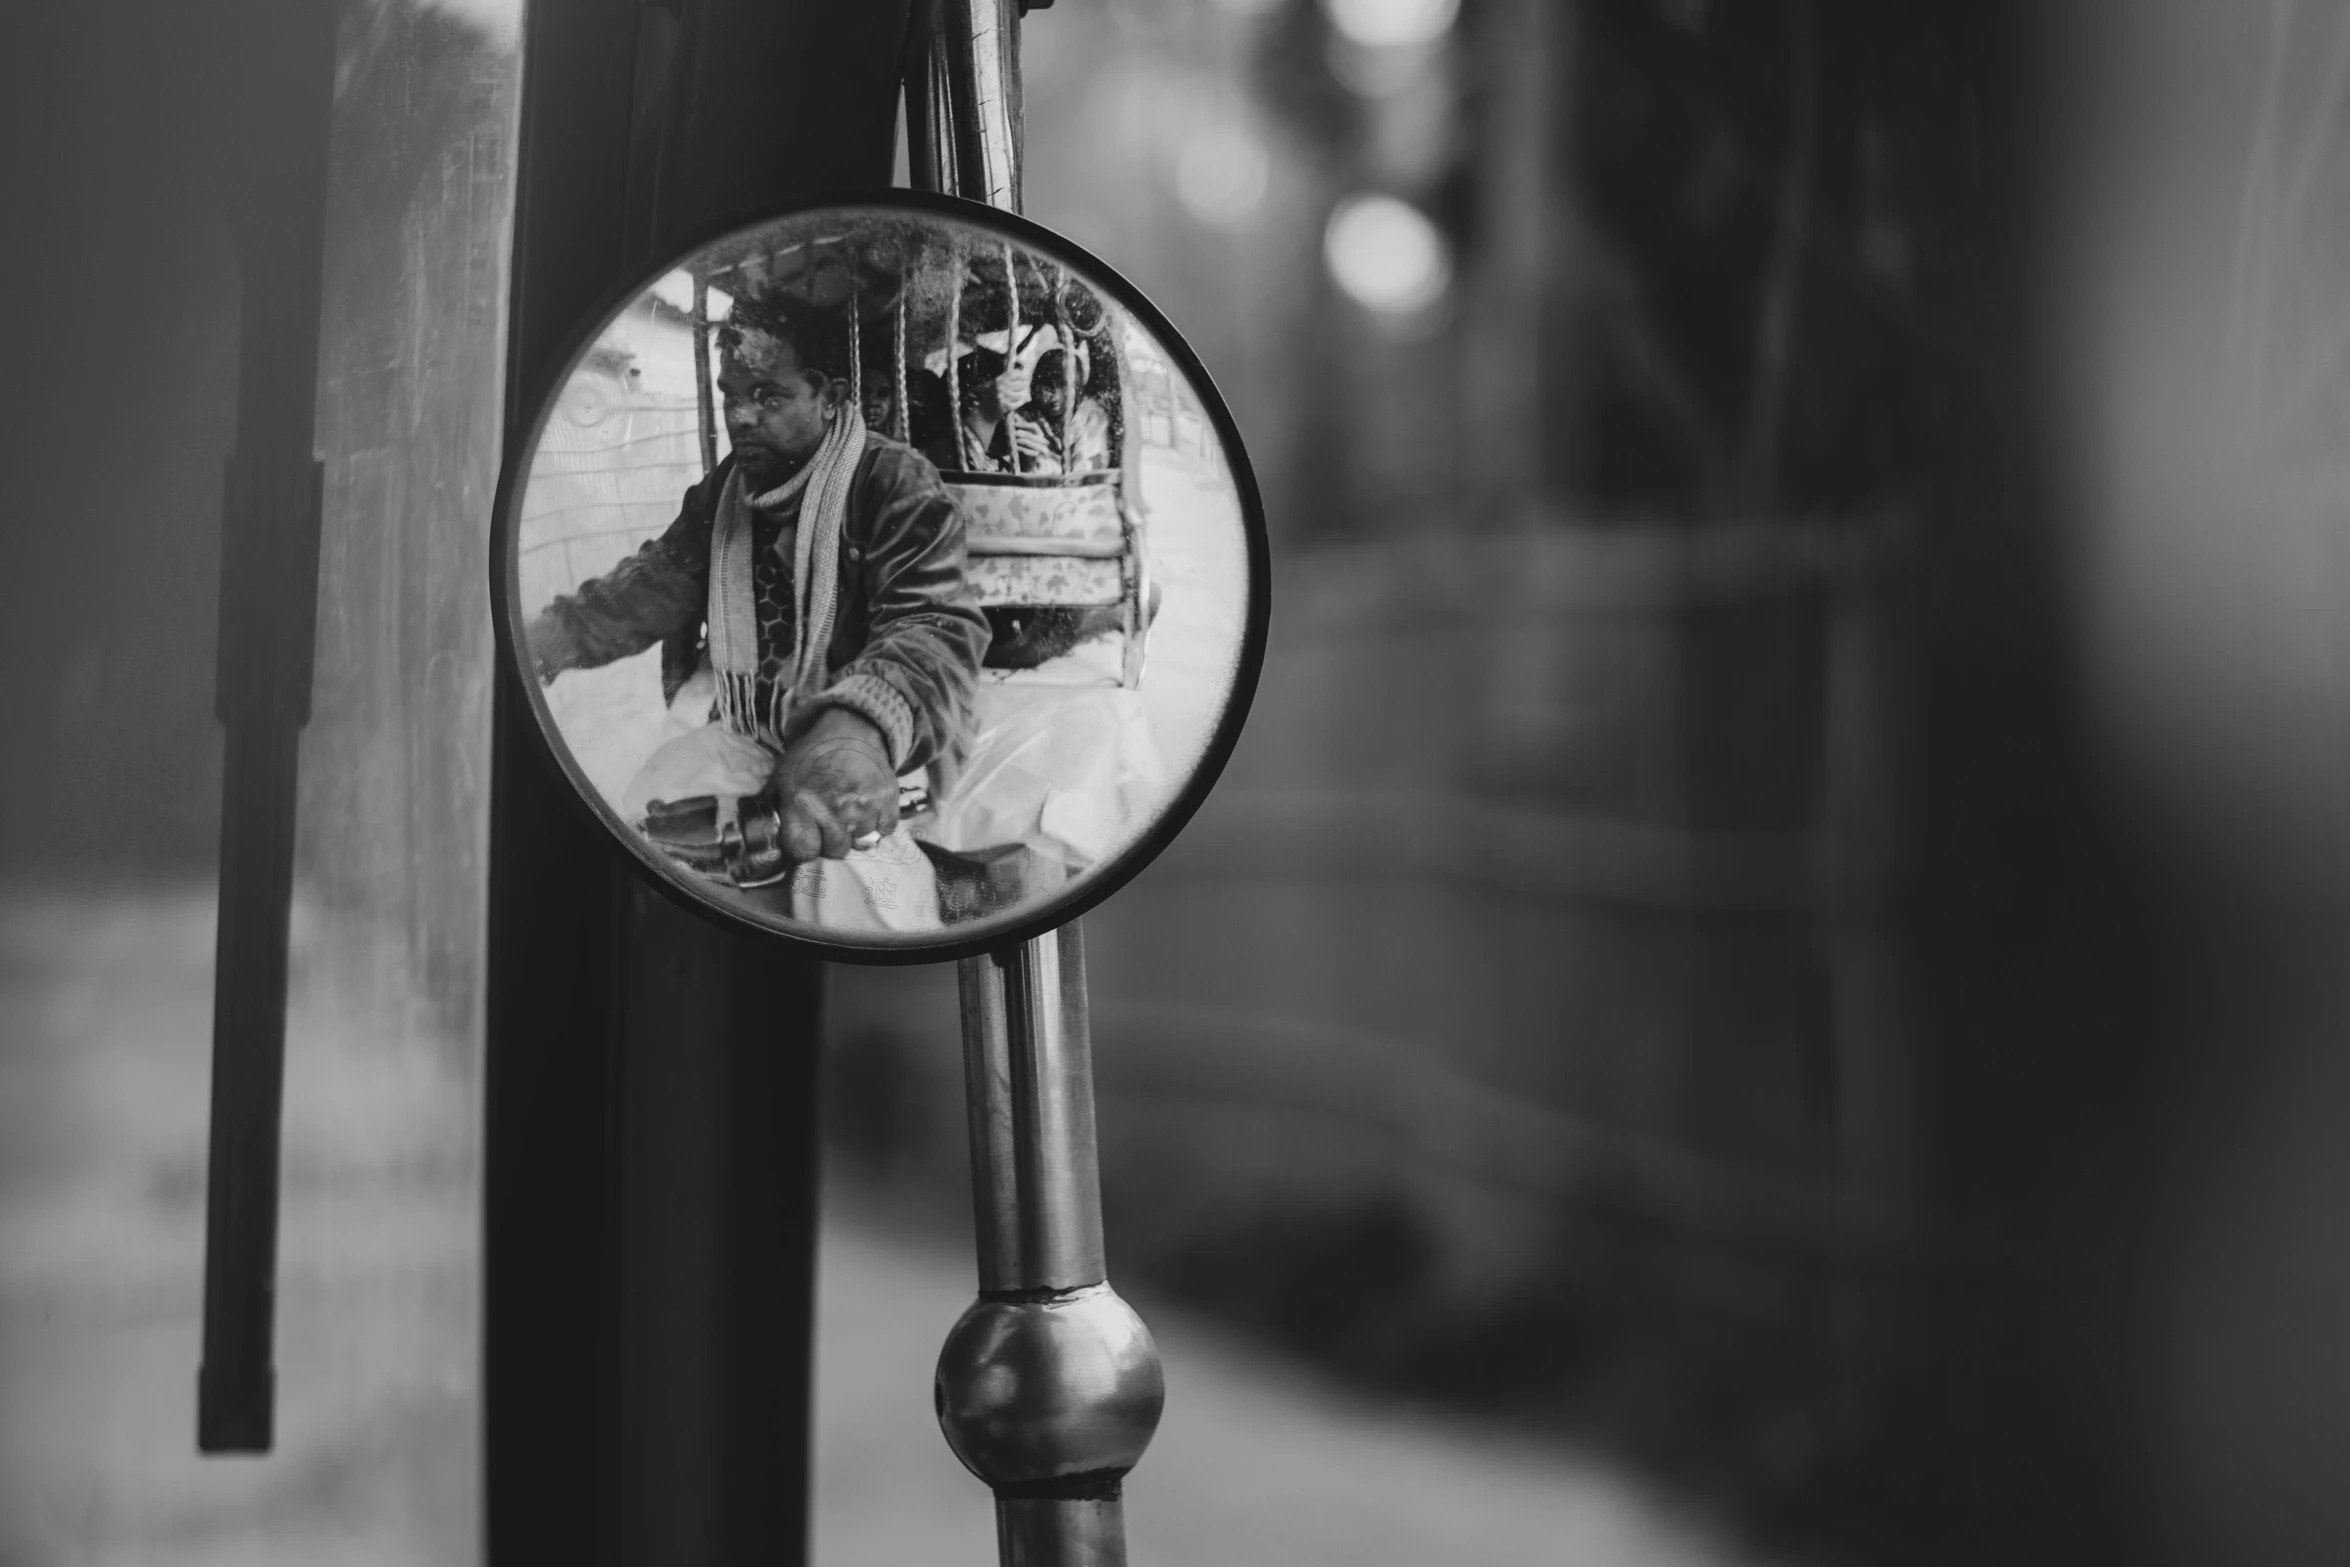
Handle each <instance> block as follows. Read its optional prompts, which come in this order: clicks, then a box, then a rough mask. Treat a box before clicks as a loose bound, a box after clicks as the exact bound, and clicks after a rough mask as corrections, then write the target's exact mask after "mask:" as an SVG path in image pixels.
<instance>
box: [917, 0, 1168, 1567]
mask: <svg viewBox="0 0 2350 1567" xmlns="http://www.w3.org/2000/svg"><path fill="white" fill-rule="evenodd" d="M930 17H931V19H932V23H933V25H932V26H931V28H930V30H929V38H928V41H927V49H926V50H925V51H924V55H923V57H922V58H921V59H919V60H917V61H914V62H912V63H913V64H914V65H915V66H916V67H917V69H914V70H910V71H909V72H908V75H907V82H906V91H907V95H908V100H909V103H910V104H912V103H917V102H919V103H923V104H924V105H925V107H926V108H927V109H928V111H929V112H927V113H925V114H923V115H922V116H921V118H922V119H923V120H924V121H925V122H926V123H923V124H921V125H919V126H918V127H916V131H915V136H914V140H915V143H916V145H915V148H914V151H915V152H916V154H917V156H916V157H915V158H914V159H913V161H912V167H913V170H914V179H915V183H916V184H917V185H919V186H923V187H925V188H928V189H933V190H943V191H947V192H949V193H952V194H955V195H963V196H970V197H973V198H974V199H977V200H981V201H985V202H987V203H988V204H989V205H991V206H996V207H1001V208H1003V209H1005V210H1006V211H1012V212H1017V211H1018V210H1019V207H1020V34H1019V11H1018V9H1017V8H1016V7H1015V6H1014V5H1013V4H1012V0H934V8H933V9H932V10H931V12H930ZM939 110H944V111H945V112H946V113H947V115H948V116H949V121H950V123H947V124H941V123H939V121H938V119H937V118H935V115H936V113H937V112H938V111H939ZM1006 346H1007V347H1009V343H1008V342H1007V345H1006ZM950 357H951V345H950ZM955 418H956V420H957V423H958V426H959V425H960V422H961V418H962V410H961V408H960V407H957V408H956V409H955ZM957 979H958V982H959V985H960V989H961V992H962V1003H963V1073H964V1086H965V1090H966V1092H967V1094H968V1096H969V1109H970V1129H971V1203H972V1214H973V1219H974V1221H975V1224H976V1227H977V1232H978V1251H979V1298H978V1299H977V1300H976V1301H974V1302H973V1303H972V1305H971V1309H970V1310H968V1311H966V1312H964V1313H963V1316H962V1320H961V1321H959V1322H957V1323H956V1324H955V1326H954V1330H953V1331H952V1332H950V1333H949V1334H948V1335H947V1341H946V1346H945V1348H944V1349H943V1350H942V1351H941V1352H940V1354H939V1360H938V1380H937V1385H936V1395H937V1404H938V1420H939V1427H940V1429H941V1430H942V1431H944V1432H945V1434H946V1439H947V1445H948V1446H949V1447H951V1448H953V1449H954V1452H955V1456H956V1457H958V1458H960V1459H961V1460H962V1461H963V1464H964V1466H965V1467H966V1468H968V1469H969V1470H970V1471H971V1472H972V1473H973V1474H975V1475H977V1476H978V1477H979V1478H980V1479H981V1480H984V1481H986V1482H987V1484H988V1485H989V1486H990V1487H992V1488H993V1489H994V1491H995V1497H996V1554H997V1558H998V1560H999V1561H1000V1562H1002V1563H1003V1567H1124V1563H1125V1561H1126V1520H1125V1510H1124V1505H1123V1502H1122V1500H1121V1492H1120V1488H1121V1485H1122V1482H1123V1480H1124V1477H1125V1474H1126V1471H1127V1470H1129V1469H1131V1468H1133V1467H1134V1464H1135V1462H1136V1460H1138V1459H1139V1458H1141V1457H1142V1453H1143V1449H1144V1448H1145V1447H1147V1446H1149V1444H1150V1439H1151V1434H1152V1433H1153V1432H1154V1431H1156V1430H1157V1429H1158V1423H1159V1411H1160V1407H1161V1406H1162V1405H1163V1404H1164V1402H1165V1400H1166V1383H1165V1380H1164V1379H1163V1377H1162V1376H1161V1374H1160V1370H1159V1354H1158V1347H1157V1346H1156V1345H1155V1344H1153V1343H1152V1342H1151V1336H1150V1330H1149V1329H1148V1328H1146V1327H1144V1326H1143V1323H1142V1319H1141V1318H1140V1317H1137V1316H1136V1315H1135V1314H1134V1311H1133V1309H1132V1308H1131V1307H1129V1306H1128V1305H1127V1304H1126V1303H1125V1302H1124V1301H1123V1300H1120V1299H1119V1298H1118V1295H1117V1292H1116V1291H1114V1290H1112V1289H1111V1288H1110V1285H1109V1279H1108V1269H1107V1267H1106V1264H1105V1261H1104V1257H1103V1251H1102V1199H1101V1176H1100V1164H1099V1160H1098V1158H1097V1156H1096V1152H1095V1146H1094V1121H1093V1040H1092V1035H1091V1031H1090V1028H1089V1025H1088V1017H1087V1007H1086V987H1085V939H1084V935H1083V933H1082V931H1081V930H1080V928H1079V927H1078V926H1077V925H1076V924H1075V923H1074V922H1072V923H1070V924H1068V925H1064V926H1062V927H1061V928H1060V929H1059V930H1057V931H1055V932H1053V933H1052V934H1051V935H1048V936H1041V937H1038V938H1037V939H1036V940H1034V941H1029V942H1024V943H1022V944H1020V945H1019V946H1017V947H1015V948H1011V949H1008V950H1005V951H1000V952H993V953H989V954H987V955H985V956H983V957H976V958H966V959H964V960H963V962H962V963H961V965H960V966H959V970H958V973H957Z"/></svg>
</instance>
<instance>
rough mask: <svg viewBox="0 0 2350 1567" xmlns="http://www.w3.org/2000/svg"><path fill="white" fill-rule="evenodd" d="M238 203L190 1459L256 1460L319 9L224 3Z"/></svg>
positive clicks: (268, 1416) (313, 328)
mask: <svg viewBox="0 0 2350 1567" xmlns="http://www.w3.org/2000/svg"><path fill="white" fill-rule="evenodd" d="M237 20H238V27H239V37H238V46H237V59H238V62H239V80H238V111H239V112H238V121H239V124H238V146H237V170H236V177H237V184H236V192H235V203H236V206H235V233H236V246H237V264H238V270H239V272H240V274H241V279H242V288H243V315H242V322H243V327H242V330H243V339H242V343H241V347H240V355H239V362H238V371H237V446H236V450H235V452H234V453H233V454H232V455H231V456H230V458H229V463H228V475H227V485H226V493H225V496H224V500H223V505H222V515H221V568H220V572H221V575H220V650H219V673H218V684H217V688H216V692H215V702H216V707H217V712H218V715H219V718H220V722H221V724H222V726H223V728H224V730H225V731H226V734H225V757H224V770H223V777H222V781H221V807H220V920H219V926H218V933H217V935H216V938H215V941H216V946H215V951H214V967H213V1012H212V1114H211V1132H210V1144H209V1164H208V1168H207V1170H206V1191H205V1233H204V1245H205V1252H204V1350H203V1355H204V1358H203V1365H202V1368H201V1369H200V1370H199V1372H198V1373H197V1395H196V1445H197V1447H198V1448H199V1449H200V1450H201V1451H203V1452H206V1453H260V1452H267V1451H268V1450H269V1446H270V1441H271V1428H272V1425H273V1419H272V1416H273V1409H274V1403H275V1399H274V1388H273V1382H274V1373H273V1371H272V1368H271V1358H272V1342H273V1339H274V1335H275V1323H276V1282H277V1280H276V1275H277V1182H278V1139H279V1122H280V1107H281V1101H282V1097H283V1089H284V1083H285V1051H286V968H287V955H286V941H287V936H288V931H289V923H290V921H289V915H290V911H291V908H292V904H293V892H294V783H295V759H296V754H297V750H298V747H299V743H300V737H301V730H302V725H303V724H304V722H306V721H307V720H308V718H309V716H310V665H311V656H312V651H313V642H314V638H315V634H316V622H317V615H318V530H319V507H320V500H321V494H322V470H321V467H320V465H319V463H318V460H317V457H316V455H315V453H314V452H313V450H312V447H311V441H312V437H313V434H314V425H315V420H316V403H317V396H318V330H319V324H318V311H319V297H320V289H321V283H320V269H321V266H322V264H323V259H324V252H325V243H326V239H325V236H326V158H327V132H328V125H329V119H330V116H331V114H332V110H333V101H334V99H333V85H334V42H335V17H334V8H333V7H332V6H320V5H314V4H303V3H301V0H245V3H244V4H243V5H241V6H240V7H239V8H238V12H237Z"/></svg>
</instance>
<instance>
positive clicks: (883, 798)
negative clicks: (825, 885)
mask: <svg viewBox="0 0 2350 1567" xmlns="http://www.w3.org/2000/svg"><path fill="white" fill-rule="evenodd" d="M775 796H776V801H777V803H778V804H779V805H780V806H781V807H782V809H783V846H784V849H785V851H786V852H787V853H789V854H790V855H791V857H792V858H793V859H795V860H813V859H816V858H818V857H819V856H821V857H822V858H824V859H827V860H837V859H841V858H844V857H845V856H846V855H847V854H848V852H849V851H850V850H851V849H869V848H871V847H873V845H874V844H875V843H876V842H878V841H879V840H880V839H881V838H883V837H885V836H887V835H888V834H889V833H891V832H893V831H895V830H896V828H897V825H898V776H897V774H896V773H895V772H893V771H891V769H890V765H889V747H888V746H887V744H886V743H885V742H884V741H883V740H882V737H881V731H880V730H879V729H877V728H875V727H874V726H873V722H872V720H871V719H868V718H866V717H865V716H864V715H863V714H861V713H853V712H850V711H849V710H848V709H847V708H845V707H828V708H826V709H824V710H823V711H822V712H821V713H819V714H817V715H816V721H815V722H814V723H812V724H810V725H809V726H808V727H807V729H806V730H805V731H803V732H802V733H801V735H800V737H799V738H798V739H797V740H794V741H793V742H792V743H791V744H790V745H789V746H787V747H786V748H785V749H784V753H783V760H782V761H781V762H779V763H777V764H776V768H775Z"/></svg>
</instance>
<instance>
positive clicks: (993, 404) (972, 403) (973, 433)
mask: <svg viewBox="0 0 2350 1567" xmlns="http://www.w3.org/2000/svg"><path fill="white" fill-rule="evenodd" d="M955 375H956V378H957V379H958V380H959V381H960V382H961V383H962V393H963V407H962V419H961V425H962V438H961V440H960V441H959V442H958V440H957V439H956V431H955V427H954V426H953V425H951V424H950V425H949V426H948V427H947V428H945V429H943V430H940V431H939V432H938V433H937V435H936V436H934V437H933V438H932V439H931V440H930V441H928V442H926V443H924V444H923V446H922V455H923V456H925V457H927V458H929V459H930V460H931V462H933V463H934V464H936V465H937V467H938V468H939V470H940V471H941V472H942V473H953V472H963V473H1009V472H1011V471H1012V453H1013V452H1014V450H1015V449H1017V451H1018V452H1019V454H1020V467H1019V471H1020V472H1022V473H1059V472H1060V471H1061V455H1060V450H1059V447H1058V445H1057V444H1056V442H1055V441H1054V439H1053V437H1052V435H1051V434H1050V433H1049V432H1048V431H1047V430H1046V429H1045V427H1044V426H1043V425H1041V424H1039V423H1038V422H1037V421H1036V420H1035V418H1034V417H1033V416H1031V415H1029V414H1027V413H1024V412H1022V411H1021V410H1024V409H1026V408H1027V406H1028V402H1029V398H1030V395H1031V392H1032V390H1033V381H1034V377H1033V375H1032V374H1031V371H1030V368H1029V367H1028V366H1025V365H1022V364H1020V363H1018V362H1017V361H1009V362H1007V361H1006V360H1005V358H1004V356H1003V355H1002V354H999V353H997V352H996V351H995V350H994V349H992V348H974V349H972V350H971V351H970V352H969V353H967V354H965V355H964V356H963V357H962V358H961V359H959V360H957V361H956V362H955Z"/></svg>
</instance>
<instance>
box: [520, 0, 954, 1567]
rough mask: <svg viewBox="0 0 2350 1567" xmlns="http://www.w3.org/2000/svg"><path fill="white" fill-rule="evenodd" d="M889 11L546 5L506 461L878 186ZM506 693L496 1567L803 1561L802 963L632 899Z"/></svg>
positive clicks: (807, 6) (897, 14)
mask: <svg viewBox="0 0 2350 1567" xmlns="http://www.w3.org/2000/svg"><path fill="white" fill-rule="evenodd" d="M906 20H907V19H906V6H905V3H904V0H882V3H867V4H859V5H854V6H844V5H837V4H828V3H822V0H696V3H695V4H692V5H686V6H682V7H669V6H662V5H654V4H648V3H645V0H534V3H533V5H532V6H531V8H530V11H529V32H528V36H527V39H526V43H525V57H524V78H523V107H522V128H521V139H520V160H519V164H520V166H519V170H518V181H517V190H516V209H515V236H514V271H513V308H512V314H511V318H510V329H509V330H510V343H509V359H508V364H509V376H508V387H509V396H510V402H509V404H508V422H507V428H508V441H509V449H511V446H512V443H513V442H514V441H516V440H518V439H519V438H520V434H521V432H522V430H523V429H524V428H525V426H526V424H527V421H528V419H529V416H530V414H531V412H532V410H533V409H535V407H536V406H537V403H538V400H539V398H540V397H541V396H543V395H544V393H545V392H546V391H547V389H548V388H549V386H550V384H551V382H552V380H553V378H554V377H555V376H556V375H557V374H558V373H559V371H560V369H561V366H560V365H559V364H558V363H557V362H556V357H555V356H556V355H557V354H558V353H559V352H560V349H561V345H562V343H563V340H564V337H565V335H566V334H567V333H568V332H569V331H570V330H571V329H572V328H573V327H574V325H575V324H576V323H577V322H578V320H579V318H580V317H581V316H582V315H583V314H584V313H585V312H586V311H587V310H588V309H590V308H591V307H592V306H593V305H594V304H595V303H596V302H597V301H598V300H599V298H601V297H602V296H603V295H605V294H606V293H607V292H608V291H609V290H611V289H612V288H614V287H615V286H617V285H619V284H621V283H623V282H625V281H626V280H627V279H629V278H630V277H633V276H637V275H639V274H641V273H642V272H643V271H644V270H645V269H646V268H648V267H650V266H652V265H654V264H656V263H657V262H659V261H660V260H661V259H663V258H665V257H666V256H668V255H670V254H672V253H674V252H675V251H677V250H678V249H680V248H681V247H683V246H685V245H686V244H689V243H690V242H692V241H693V240H694V239H696V238H698V237H701V236H703V235H706V234H709V233H710V232H712V231H713V230H715V229H717V228H720V227H722V226H724V225H726V224H728V223H731V222H735V221H741V220H747V219H750V218H754V217H756V216H758V215H759V214H760V213H761V211H762V210H763V209H765V208H767V207H770V206H772V205H774V204H776V203H778V202H780V201H783V200H786V199H788V198H790V197H792V196H794V195H797V194H801V193H808V192H815V191H821V190H831V189H843V188H850V187H855V186H858V185H867V186H881V185H886V184H887V183H888V181H889V174H890V167H891V163H892V161H893V154H894V151H895V148H894V138H895V121H896V113H897V90H898V73H899V65H900V60H901V57H902V54H903V51H904V47H905V42H906ZM512 681H513V677H512V676H511V675H510V674H508V673H507V672H505V671H503V670H501V672H500V685H499V690H498V704H497V712H496V719H495V727H496V741H495V748H496V767H497V773H496V779H495V784H494V789H493V804H492V819H491V866H490V992H489V1016H488V1036H489V1038H488V1047H489V1069H488V1079H489V1088H488V1097H489V1104H488V1245H489V1256H488V1263H487V1285H486V1287H487V1320H486V1325H485V1338H486V1362H487V1364H486V1369H485V1401H486V1405H487V1421H486V1427H487V1429H486V1444H485V1446H486V1451H485V1459H486V1464H487V1483H486V1507H487V1513H488V1519H487V1525H488V1527H487V1537H488V1549H489V1556H490V1559H491V1560H492V1561H493V1562H507V1563H515V1564H522V1563H536V1562H539V1561H570V1562H577V1563H581V1564H591V1563H631V1564H634V1563H654V1562H658V1563H661V1564H663V1567H696V1564H701V1563H719V1562H726V1563H733V1562H749V1561H757V1562H763V1563H779V1564H780V1563H791V1562H798V1561H802V1560H804V1559H805V1556H806V1549H807V1462H808V1439H807V1424H808V1395H809V1336H810V1330H811V1327H812V1312H813V1305H812V1297H813V1286H814V1248H815V1224H816V1159H815V1139H816V1133H817V1127H816V1121H815V1104H816V1079H815V1074H816V1064H817V1029H818V1021H819V1001H820V995H821V978H822V970H821V966H820V965H818V964H816V963H813V962H811V961H807V960H803V959H796V958H788V957H783V956H779V955H778V954H777V953H776V952H775V950H774V949H773V948H772V947H771V946H770V945H768V944H765V943H762V942H759V941H755V940H752V939H749V938H745V937H740V936H735V935H731V934H728V933H726V932H723V931H720V930H719V929H717V928H716V927H715V926H712V925H708V924H705V923H703V922H702V921H701V920H699V919H698V918H696V917H695V916H693V915H690V914H687V913H685V912H683V911H681V910H680V909H678V908H677V907H675V906H674V905H672V904H670V903H668V902H667V901H666V900H664V899H663V898H661V897H659V896H657V895H654V894H653V893H651V892H650V891H648V890H647V889H646V888H645V887H644V886H643V884H642V883H641V882H640V881H638V879H637V877H636V873H635V872H634V870H633V868H632V867H631V866H630V865H629V864H628V863H627V862H626V861H625V857H624V856H623V855H622V854H621V853H620V852H619V851H618V850H617V849H616V848H615V847H614V846H613V845H611V844H610V843H609V842H607V841H606V840H605V838H604V836H603V833H602V830H601V829H600V828H598V827H595V826H593V825H592V824H591V823H590V820H589V818H588V816H587V814H586V812H585V811H584V810H583V809H582V808H581V807H580V806H579V805H578V803H577V802H575V801H574V800H573V799H571V798H570V788H569V785H568V784H567V783H566V782H565V781H564V780H563V779H562V778H561V777H560V776H559V775H557V774H556V773H555V772H554V771H553V770H552V769H551V768H550V767H549V766H548V765H547V764H546V762H545V760H544V758H543V756H542V755H541V750H540V743H539V741H538V739H537V737H536V735H535V734H534V733H533V732H532V729H531V725H532V718H531V715H530V710H529V708H528V707H527V706H526V705H525V704H524V701H523V693H522V692H520V691H519V690H517V689H516V688H515V687H514V685H513V683H512Z"/></svg>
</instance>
